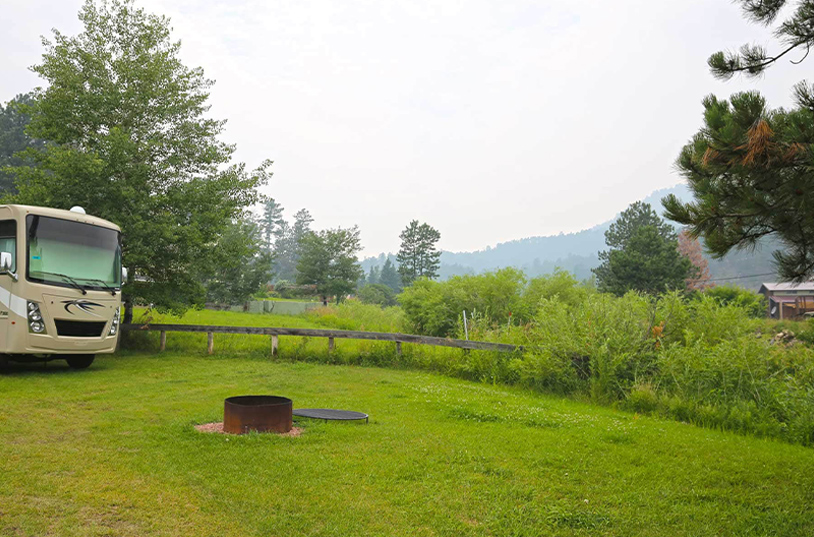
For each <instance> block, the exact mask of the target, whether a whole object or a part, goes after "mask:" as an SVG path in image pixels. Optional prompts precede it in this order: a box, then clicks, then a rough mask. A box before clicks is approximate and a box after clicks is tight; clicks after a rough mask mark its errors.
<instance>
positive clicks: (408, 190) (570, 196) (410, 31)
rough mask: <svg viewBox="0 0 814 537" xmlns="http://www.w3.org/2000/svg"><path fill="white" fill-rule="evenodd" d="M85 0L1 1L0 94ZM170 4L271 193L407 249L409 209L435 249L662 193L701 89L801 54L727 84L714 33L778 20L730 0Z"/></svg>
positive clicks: (672, 176) (556, 224)
mask: <svg viewBox="0 0 814 537" xmlns="http://www.w3.org/2000/svg"><path fill="white" fill-rule="evenodd" d="M81 4H82V1H81V0H10V5H9V0H4V1H3V8H2V10H0V19H4V20H0V23H2V24H1V25H0V27H2V28H3V29H4V30H3V32H2V33H0V51H2V52H1V53H0V101H8V100H9V99H11V98H12V97H14V95H15V94H17V93H21V92H26V91H28V90H30V89H31V88H32V87H34V86H37V85H40V84H41V83H42V82H41V81H40V80H39V79H38V78H37V77H36V76H34V75H33V74H32V73H30V72H29V71H28V70H27V67H28V66H30V65H32V64H35V63H37V62H38V61H39V59H40V55H41V54H42V51H43V49H42V46H41V44H40V37H39V36H41V35H48V34H49V33H50V29H51V28H57V29H59V30H60V31H62V32H63V33H68V34H73V33H76V32H78V31H79V30H80V25H79V22H78V21H77V18H76V13H77V11H78V10H79V8H80V6H81ZM138 5H140V6H143V7H145V8H146V9H147V10H149V11H151V12H154V13H160V14H165V15H168V16H169V17H170V18H171V19H172V26H173V28H174V37H175V38H177V39H180V40H181V42H182V52H181V54H182V57H183V59H184V61H185V62H186V63H187V64H188V65H190V66H201V67H203V68H204V70H205V73H206V75H207V76H208V77H210V78H213V79H215V80H216V81H217V83H216V84H215V87H214V88H213V91H212V96H211V103H212V110H211V113H212V115H213V116H214V117H217V118H225V119H228V124H227V127H226V132H225V139H226V140H227V141H229V142H234V143H236V144H237V147H238V151H237V158H238V159H239V160H242V161H245V162H246V163H247V164H248V165H249V166H256V165H257V164H259V163H260V162H261V161H262V160H263V159H266V158H270V159H272V160H274V161H275V164H274V167H273V169H274V177H273V179H272V182H271V184H270V185H269V187H268V189H267V194H269V195H271V196H273V197H274V198H276V199H277V200H278V201H280V202H281V203H282V204H283V206H284V207H285V208H286V214H287V215H288V216H289V217H290V216H292V215H293V214H294V212H296V211H297V210H298V209H300V208H302V207H305V208H307V209H308V210H310V211H311V213H312V214H313V216H314V218H315V226H316V227H318V228H326V227H336V226H343V227H346V226H351V225H354V224H358V225H359V226H360V228H361V230H362V242H363V245H364V247H365V249H364V252H363V254H364V255H375V254H378V253H379V252H382V251H395V250H397V249H398V245H399V240H398V234H399V232H400V231H401V230H402V229H403V228H404V227H405V226H406V224H407V223H408V222H409V221H410V220H411V219H418V220H421V221H426V222H428V223H430V224H431V225H433V226H434V227H436V228H437V229H438V230H439V231H440V232H441V237H442V238H441V241H440V244H439V245H440V247H441V248H443V249H446V250H452V251H462V250H477V249H482V248H484V247H486V246H487V245H494V244H496V243H498V242H503V241H506V240H511V239H517V238H523V237H529V236H536V235H549V234H556V233H559V232H570V231H578V230H580V229H584V228H587V227H590V226H592V225H595V224H597V223H599V222H602V221H605V220H608V219H609V218H611V217H613V215H614V214H615V213H617V212H618V211H620V210H622V209H624V208H625V207H626V206H627V205H628V204H629V203H631V202H633V201H635V200H637V199H641V198H643V197H645V196H646V195H648V194H649V193H651V192H652V191H653V190H656V189H659V188H664V187H669V186H672V185H675V184H676V183H678V182H679V181H680V177H679V176H678V175H677V174H676V173H675V171H674V169H673V162H674V160H675V157H676V156H677V155H678V152H679V150H680V148H681V146H682V145H683V144H684V143H685V142H686V141H687V140H688V139H689V138H690V137H691V136H692V135H693V133H695V132H696V131H697V129H698V127H699V126H700V125H701V110H702V108H701V104H700V103H701V99H702V97H703V96H704V95H706V94H709V93H716V94H717V95H720V96H728V95H730V94H731V93H733V92H736V91H740V90H742V89H747V88H755V89H759V90H760V91H761V92H763V93H764V95H766V96H767V97H768V99H769V102H770V103H771V105H772V106H788V105H789V104H790V101H791V99H790V95H791V92H790V90H791V86H792V85H793V84H794V83H796V82H798V81H799V80H802V79H804V78H806V77H807V76H809V72H810V70H811V67H812V62H814V60H812V61H809V62H808V63H804V64H803V65H800V66H792V65H790V64H788V62H783V64H782V65H779V66H777V67H774V68H773V69H771V70H769V72H768V73H767V75H766V76H765V78H763V79H760V80H757V81H754V80H745V79H735V80H733V81H731V82H727V83H724V82H719V81H716V80H715V79H713V78H712V76H711V75H710V74H709V71H708V70H707V67H706V59H707V57H708V56H709V55H710V54H711V53H712V52H714V51H716V50H720V49H722V48H735V47H737V46H740V45H741V44H743V43H744V42H748V41H756V42H758V43H763V44H766V45H768V46H769V47H770V50H777V44H776V43H775V42H774V41H773V40H772V39H771V36H770V33H769V32H768V31H767V30H766V29H763V28H761V27H758V26H755V25H753V24H749V23H748V22H746V21H745V20H744V19H743V18H742V17H741V14H740V11H739V9H738V8H737V6H736V5H734V4H733V3H732V2H731V1H729V0H657V1H654V0H615V1H613V2H609V1H599V0H590V1H589V0H541V1H537V2H525V1H509V0H492V1H478V0H475V1H467V2H463V1H458V0H440V1H439V0H433V1H425V0H410V1H409V2H407V1H405V2H387V1H382V0H378V1H373V0H369V1H344V2H336V1H330V0H325V1H322V0H298V1H292V2H277V1H266V0H224V1H216V0H140V1H138Z"/></svg>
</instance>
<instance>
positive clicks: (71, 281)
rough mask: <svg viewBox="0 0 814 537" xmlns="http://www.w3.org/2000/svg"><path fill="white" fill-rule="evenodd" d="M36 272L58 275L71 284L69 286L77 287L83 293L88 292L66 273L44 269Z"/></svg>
mask: <svg viewBox="0 0 814 537" xmlns="http://www.w3.org/2000/svg"><path fill="white" fill-rule="evenodd" d="M37 272H39V273H40V274H51V275H53V276H59V277H60V278H65V280H66V281H67V283H69V284H71V286H73V287H75V288H77V289H79V290H80V291H82V294H83V295H86V294H88V292H87V291H86V290H85V288H84V287H82V285H81V284H79V283H78V282H77V281H76V280H74V279H73V278H71V277H70V276H68V275H67V274H60V273H59V272H45V271H41V270H40V271H37Z"/></svg>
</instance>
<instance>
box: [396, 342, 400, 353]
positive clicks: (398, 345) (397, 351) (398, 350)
mask: <svg viewBox="0 0 814 537" xmlns="http://www.w3.org/2000/svg"><path fill="white" fill-rule="evenodd" d="M396 354H398V355H399V356H401V341H396Z"/></svg>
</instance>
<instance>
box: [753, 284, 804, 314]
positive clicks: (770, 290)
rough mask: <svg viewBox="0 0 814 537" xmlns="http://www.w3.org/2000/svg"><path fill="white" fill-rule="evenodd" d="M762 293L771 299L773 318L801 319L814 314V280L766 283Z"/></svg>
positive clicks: (761, 290)
mask: <svg viewBox="0 0 814 537" xmlns="http://www.w3.org/2000/svg"><path fill="white" fill-rule="evenodd" d="M758 292H759V293H760V294H762V295H764V296H765V297H766V298H767V299H768V301H769V311H768V313H769V317H771V318H772V319H800V318H803V317H810V316H812V315H814V282H804V283H764V284H763V285H761V286H760V291H758Z"/></svg>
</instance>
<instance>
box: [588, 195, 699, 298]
mask: <svg viewBox="0 0 814 537" xmlns="http://www.w3.org/2000/svg"><path fill="white" fill-rule="evenodd" d="M605 242H606V244H607V245H608V246H609V247H610V249H608V250H606V251H604V252H600V253H599V259H600V260H601V261H602V263H601V264H600V265H599V266H598V267H596V268H595V269H593V273H594V274H595V275H596V278H597V287H598V288H599V290H600V291H602V292H607V293H613V294H615V295H623V294H625V293H626V292H628V291H631V290H634V291H641V292H644V293H653V294H657V293H663V292H665V291H668V290H670V289H683V288H684V286H685V281H684V280H685V279H686V278H688V277H689V275H690V274H691V273H692V269H693V267H692V264H691V263H690V261H689V260H688V259H687V258H685V257H683V256H682V255H681V254H680V253H679V252H678V240H677V238H676V234H675V231H674V230H673V228H672V227H671V226H670V225H669V224H667V223H666V222H664V221H663V220H662V219H661V218H660V217H659V216H658V214H656V212H655V211H654V210H653V209H652V208H651V207H650V205H648V204H646V203H641V202H636V203H634V204H632V205H631V206H630V207H629V208H628V209H627V210H625V211H624V212H622V214H621V215H620V216H619V218H618V219H617V220H616V222H614V223H613V224H611V225H610V227H609V228H608V230H607V231H606V232H605Z"/></svg>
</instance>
